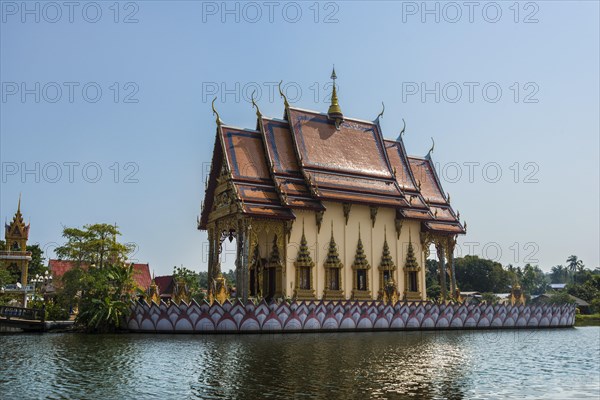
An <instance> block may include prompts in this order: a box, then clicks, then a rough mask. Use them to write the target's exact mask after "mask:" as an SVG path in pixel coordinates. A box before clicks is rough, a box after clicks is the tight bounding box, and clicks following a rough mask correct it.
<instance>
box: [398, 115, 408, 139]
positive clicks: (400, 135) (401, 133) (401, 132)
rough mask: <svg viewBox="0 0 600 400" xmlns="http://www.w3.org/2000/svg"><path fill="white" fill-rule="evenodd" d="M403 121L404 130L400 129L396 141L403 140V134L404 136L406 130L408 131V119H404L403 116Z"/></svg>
mask: <svg viewBox="0 0 600 400" xmlns="http://www.w3.org/2000/svg"><path fill="white" fill-rule="evenodd" d="M402 122H403V123H404V126H403V127H402V130H401V131H400V134H399V135H398V138H397V139H396V142H401V141H402V136H404V132H405V131H406V121H405V120H404V118H402Z"/></svg>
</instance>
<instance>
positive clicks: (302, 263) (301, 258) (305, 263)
mask: <svg viewBox="0 0 600 400" xmlns="http://www.w3.org/2000/svg"><path fill="white" fill-rule="evenodd" d="M295 265H296V267H312V266H313V265H314V263H313V260H312V258H311V256H310V250H309V248H308V243H307V241H306V236H305V235H304V220H302V238H300V248H299V249H298V255H297V256H296V262H295Z"/></svg>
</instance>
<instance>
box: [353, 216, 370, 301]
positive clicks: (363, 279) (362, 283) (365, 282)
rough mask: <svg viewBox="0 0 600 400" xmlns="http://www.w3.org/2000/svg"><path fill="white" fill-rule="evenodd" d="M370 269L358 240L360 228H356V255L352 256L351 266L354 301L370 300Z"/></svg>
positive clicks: (360, 242)
mask: <svg viewBox="0 0 600 400" xmlns="http://www.w3.org/2000/svg"><path fill="white" fill-rule="evenodd" d="M369 269H371V266H370V265H369V262H368V261H367V255H366V254H365V250H364V247H363V243H362V240H361V238H360V226H359V228H358V244H357V245H356V254H355V255H354V263H353V264H352V270H353V271H354V272H353V274H352V275H353V276H354V278H353V281H354V282H353V285H352V286H353V290H352V298H354V299H363V300H367V299H371V291H370V290H369V274H368V270H369Z"/></svg>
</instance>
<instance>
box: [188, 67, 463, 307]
mask: <svg viewBox="0 0 600 400" xmlns="http://www.w3.org/2000/svg"><path fill="white" fill-rule="evenodd" d="M335 78H336V76H335V71H334V73H333V74H332V79H333V92H332V96H331V105H330V107H329V110H328V112H327V113H322V112H318V111H308V110H303V109H299V108H295V107H292V106H290V105H289V103H288V101H287V99H286V97H285V95H284V94H283V92H282V91H281V89H280V95H281V97H282V99H283V103H284V107H285V111H284V114H283V118H281V119H278V118H269V117H265V116H263V115H262V114H261V112H260V110H259V108H258V105H257V104H256V103H255V102H254V100H253V101H252V104H253V107H254V108H255V109H256V116H257V121H256V128H255V129H243V128H236V127H233V126H229V125H227V124H225V123H224V122H222V120H221V118H220V116H219V114H218V112H217V111H216V109H215V107H214V101H213V112H214V114H215V115H216V137H215V145H214V150H213V155H212V165H211V170H210V175H209V177H208V180H207V182H206V187H205V189H206V192H205V198H204V202H203V204H202V211H201V216H200V217H199V219H198V229H200V230H206V231H207V233H208V240H209V264H208V276H209V282H212V285H209V286H211V287H210V288H209V296H210V295H211V294H216V292H217V291H218V290H219V288H218V285H217V283H218V282H219V275H220V268H221V267H220V253H221V248H222V243H223V241H224V240H226V239H229V240H232V241H233V240H234V239H236V245H237V256H236V274H237V275H236V278H237V296H238V297H240V298H242V299H247V298H248V297H257V298H266V299H272V298H280V297H291V298H295V299H298V300H308V299H326V300H338V299H357V300H371V299H384V298H386V296H387V297H395V298H397V299H404V300H424V299H425V298H426V288H425V272H426V268H424V267H425V262H426V259H427V257H428V256H429V248H430V246H431V245H432V244H433V245H435V248H436V251H437V256H438V259H439V260H440V269H441V271H444V272H445V273H443V274H441V275H440V276H441V279H442V281H443V282H442V283H443V288H445V287H446V285H445V283H444V281H445V280H446V276H448V278H449V279H450V290H451V293H452V294H454V293H455V290H457V288H456V285H455V280H454V273H453V272H454V270H453V262H452V253H453V250H454V245H455V243H456V237H457V235H459V234H464V233H466V224H464V226H463V224H461V222H460V221H459V215H458V214H457V213H456V212H455V211H454V210H453V209H452V207H451V206H450V197H449V195H446V194H445V193H444V190H443V189H442V186H441V183H440V180H439V179H438V176H437V174H436V171H435V168H434V164H433V162H432V159H431V153H432V150H433V147H432V149H431V150H430V151H429V153H428V154H427V155H426V156H425V157H415V156H408V155H407V153H406V150H405V148H404V143H403V141H402V133H401V134H400V136H399V137H398V139H397V140H388V139H384V135H383V132H382V129H381V126H380V123H379V120H380V118H381V117H382V115H383V111H382V112H381V113H380V115H379V116H377V118H376V119H375V120H374V121H366V120H360V119H356V118H350V117H348V116H346V115H344V114H343V113H342V109H341V107H340V104H339V100H338V96H337V89H336V83H335ZM446 260H448V261H449V262H446ZM221 280H222V279H221ZM442 291H443V293H442V296H443V297H444V298H446V297H448V293H447V291H446V290H445V289H442Z"/></svg>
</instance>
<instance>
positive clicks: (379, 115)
mask: <svg viewBox="0 0 600 400" xmlns="http://www.w3.org/2000/svg"><path fill="white" fill-rule="evenodd" d="M381 107H382V109H381V112H380V113H379V114H378V115H377V118H375V121H379V118H383V113H384V112H385V104H384V103H383V101H382V102H381Z"/></svg>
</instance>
